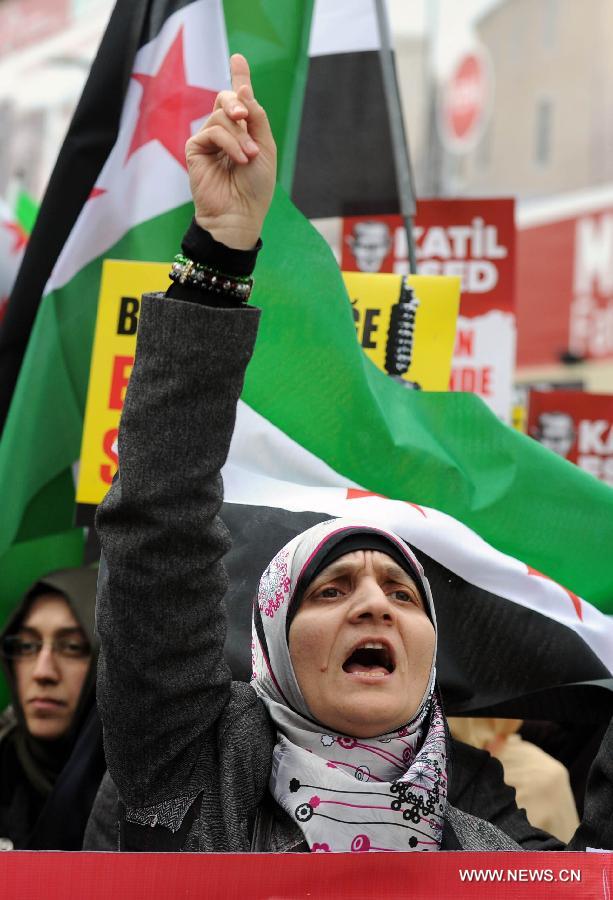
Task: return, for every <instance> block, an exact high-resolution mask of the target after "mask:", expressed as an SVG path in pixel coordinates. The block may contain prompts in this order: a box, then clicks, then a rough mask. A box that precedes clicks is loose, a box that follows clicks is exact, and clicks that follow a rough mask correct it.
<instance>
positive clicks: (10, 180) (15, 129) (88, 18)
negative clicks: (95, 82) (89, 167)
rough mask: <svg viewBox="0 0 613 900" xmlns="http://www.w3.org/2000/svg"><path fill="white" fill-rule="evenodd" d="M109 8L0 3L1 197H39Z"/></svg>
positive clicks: (104, 3)
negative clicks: (21, 191)
mask: <svg viewBox="0 0 613 900" xmlns="http://www.w3.org/2000/svg"><path fill="white" fill-rule="evenodd" d="M112 6H113V0H0V133H1V134H2V136H3V139H2V142H1V143H0V196H5V197H6V196H9V195H10V194H11V192H12V190H13V189H14V187H15V185H16V184H17V183H19V184H20V185H21V186H23V187H24V188H25V189H26V190H27V191H28V192H29V193H30V194H32V195H33V196H34V197H36V198H40V197H41V196H42V193H43V189H44V186H45V184H46V183H47V180H48V178H49V175H50V173H51V169H52V168H53V164H54V162H55V158H56V156H57V153H58V150H59V146H60V144H61V142H62V139H63V137H64V134H65V132H66V128H67V127H68V124H69V122H70V118H71V116H72V113H73V111H74V108H75V106H76V103H77V101H78V99H79V96H80V94H81V91H82V89H83V85H84V83H85V79H86V77H87V74H88V72H89V67H90V65H91V62H92V60H93V58H94V55H95V53H96V49H97V47H98V44H99V42H100V38H101V36H102V32H103V30H104V27H105V24H106V21H107V20H108V17H109V14H110V11H111V8H112Z"/></svg>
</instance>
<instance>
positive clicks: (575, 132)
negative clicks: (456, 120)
mask: <svg viewBox="0 0 613 900" xmlns="http://www.w3.org/2000/svg"><path fill="white" fill-rule="evenodd" d="M476 33H477V35H478V37H479V39H480V41H481V42H482V43H483V44H484V46H485V47H486V48H487V50H488V51H489V55H490V58H491V62H492V68H493V75H494V85H495V88H494V89H495V102H494V104H493V109H492V112H491V116H490V119H489V124H488V126H487V127H486V129H485V131H484V133H483V136H482V138H481V140H480V142H479V144H478V145H477V146H476V147H475V149H474V150H473V151H472V152H471V153H469V154H467V155H465V156H464V157H460V158H458V159H456V160H455V163H454V164H453V165H452V172H453V176H454V183H455V186H456V187H457V188H460V189H461V192H462V193H467V194H472V195H479V194H492V193H501V192H502V193H506V194H515V195H516V196H518V197H519V198H527V197H535V196H541V197H542V196H546V195H551V194H557V193H560V192H568V191H574V190H578V189H582V188H586V187H591V186H594V185H598V184H603V183H606V182H612V181H613V56H612V55H611V50H610V48H611V44H612V42H613V3H612V2H611V0H585V2H583V3H579V2H577V0H502V2H501V3H500V4H499V5H498V6H496V7H495V8H494V9H492V10H491V11H490V12H489V13H488V14H486V15H485V16H483V17H482V18H481V19H480V20H478V22H477V23H476Z"/></svg>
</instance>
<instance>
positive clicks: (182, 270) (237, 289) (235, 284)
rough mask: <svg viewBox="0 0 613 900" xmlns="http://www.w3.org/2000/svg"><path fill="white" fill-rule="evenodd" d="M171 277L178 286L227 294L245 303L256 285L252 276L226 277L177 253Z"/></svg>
mask: <svg viewBox="0 0 613 900" xmlns="http://www.w3.org/2000/svg"><path fill="white" fill-rule="evenodd" d="M169 276H170V279H171V280H172V281H174V282H177V283H178V284H188V285H190V286H191V287H198V288H204V289H205V290H208V291H215V293H216V294H227V295H228V296H230V297H234V298H235V299H236V300H243V301H247V300H248V299H249V297H250V295H251V291H252V290H253V284H254V281H253V278H252V277H251V276H244V277H243V276H240V275H224V274H223V272H219V271H218V270H217V269H213V268H212V267H211V266H205V265H203V264H202V263H198V262H194V260H193V259H188V257H187V256H183V254H182V253H177V255H176V256H175V259H174V262H173V264H172V268H171V270H170V272H169Z"/></svg>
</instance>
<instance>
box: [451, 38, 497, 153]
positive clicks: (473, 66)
mask: <svg viewBox="0 0 613 900" xmlns="http://www.w3.org/2000/svg"><path fill="white" fill-rule="evenodd" d="M492 95H493V84H492V74H491V66H490V64H489V61H488V59H487V57H486V56H485V54H484V53H483V52H482V51H476V50H473V51H471V52H470V53H467V54H466V55H464V56H463V57H462V58H461V59H460V60H459V61H458V63H457V65H456V66H455V68H454V69H453V72H452V73H451V75H450V77H449V78H448V79H447V82H446V83H445V85H444V87H443V91H442V97H441V103H440V106H439V113H440V114H439V125H440V131H441V138H442V140H443V143H444V144H445V147H447V149H449V150H452V151H454V152H463V151H467V150H471V149H472V148H473V147H474V146H475V144H476V143H477V142H478V141H479V139H480V137H481V135H482V134H483V129H484V127H485V125H486V123H487V118H488V115H489V111H490V107H491V100H492Z"/></svg>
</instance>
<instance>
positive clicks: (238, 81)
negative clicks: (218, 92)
mask: <svg viewBox="0 0 613 900" xmlns="http://www.w3.org/2000/svg"><path fill="white" fill-rule="evenodd" d="M230 74H231V76H232V90H233V91H235V92H236V93H238V89H239V88H240V87H242V86H243V85H244V84H246V85H248V86H249V90H250V91H251V92H253V89H252V87H251V73H250V71H249V63H248V62H247V60H246V59H245V57H244V56H243V55H242V54H241V53H233V54H232V56H231V57H230ZM252 96H253V93H252Z"/></svg>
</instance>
